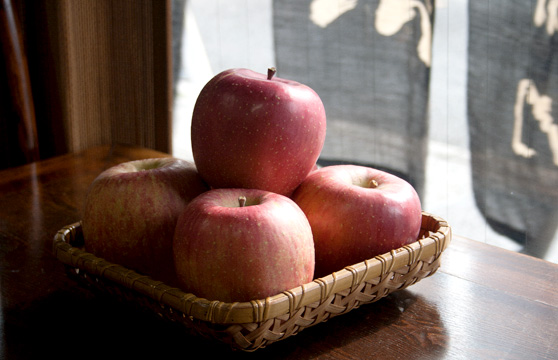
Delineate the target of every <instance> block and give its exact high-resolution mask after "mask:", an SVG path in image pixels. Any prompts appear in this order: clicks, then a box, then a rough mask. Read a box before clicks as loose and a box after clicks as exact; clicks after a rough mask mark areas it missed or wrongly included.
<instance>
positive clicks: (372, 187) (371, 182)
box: [368, 179, 378, 189]
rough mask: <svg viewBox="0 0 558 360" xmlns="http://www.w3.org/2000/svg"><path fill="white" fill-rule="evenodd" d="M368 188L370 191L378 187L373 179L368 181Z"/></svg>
mask: <svg viewBox="0 0 558 360" xmlns="http://www.w3.org/2000/svg"><path fill="white" fill-rule="evenodd" d="M368 186H370V188H371V189H374V188H377V187H378V182H377V181H376V180H374V179H372V180H370V183H369V184H368Z"/></svg>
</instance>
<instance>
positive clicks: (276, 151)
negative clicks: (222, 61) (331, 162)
mask: <svg viewBox="0 0 558 360" xmlns="http://www.w3.org/2000/svg"><path fill="white" fill-rule="evenodd" d="M274 74H275V70H274V68H271V69H270V71H269V73H268V75H267V76H266V75H263V74H260V73H257V72H254V71H251V70H247V69H230V70H226V71H223V72H221V73H219V74H217V75H216V76H215V77H214V78H213V79H211V80H210V81H209V82H208V83H207V84H206V85H205V87H204V88H203V89H202V91H201V92H200V94H199V96H198V98H197V100H196V104H195V107H194V112H193V114H192V127H191V140H192V152H193V157H194V162H195V163H196V166H197V168H198V171H199V172H200V174H201V176H202V177H203V178H204V179H205V180H206V181H207V182H208V183H209V185H211V186H212V187H214V188H248V189H261V190H267V191H272V192H276V193H279V194H282V195H287V196H288V195H290V194H291V193H292V191H293V190H294V189H295V188H296V187H297V186H298V185H299V184H300V182H302V180H304V178H305V177H306V176H307V175H308V173H309V172H310V171H311V170H312V167H313V166H314V164H315V163H316V160H317V159H318V156H319V155H320V152H321V151H322V147H323V144H324V140H325V134H326V115H325V110H324V106H323V103H322V101H321V99H320V97H319V96H318V94H316V92H315V91H314V90H312V89H311V88H309V87H308V86H306V85H303V84H300V83H298V82H295V81H290V80H285V79H281V78H278V77H274V76H273V75H274Z"/></svg>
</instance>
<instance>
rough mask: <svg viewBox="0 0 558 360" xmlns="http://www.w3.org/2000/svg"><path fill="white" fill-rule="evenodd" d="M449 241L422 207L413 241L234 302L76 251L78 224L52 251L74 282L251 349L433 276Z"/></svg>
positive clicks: (60, 235) (444, 227)
mask: <svg viewBox="0 0 558 360" xmlns="http://www.w3.org/2000/svg"><path fill="white" fill-rule="evenodd" d="M450 242H451V228H450V226H449V225H448V224H447V222H446V221H445V220H443V219H441V218H439V217H437V216H434V215H431V214H428V213H425V212H423V215H422V226H421V232H420V235H419V239H418V240H417V241H416V242H414V243H411V244H409V245H405V246H403V247H401V248H398V249H395V250H392V251H390V252H389V253H385V254H383V255H379V256H376V257H374V258H372V259H369V260H365V261H363V262H360V263H357V264H354V265H351V266H347V267H345V268H344V269H341V270H339V271H336V272H334V273H332V274H330V275H327V276H325V277H322V278H319V279H315V280H313V281H312V282H309V283H307V284H304V285H301V286H299V287H296V288H293V289H290V290H286V291H283V292H281V293H279V294H277V295H274V296H270V297H268V298H266V299H255V300H252V301H249V302H235V303H225V302H220V301H210V300H207V299H203V298H198V297H196V296H195V294H191V293H186V292H184V291H182V290H180V289H179V288H177V287H174V286H170V285H169V284H165V283H164V282H161V281H157V280H155V279H153V278H150V277H149V276H146V275H142V274H139V273H137V272H135V271H133V270H130V269H127V268H125V267H123V266H121V265H118V264H114V263H110V262H108V261H106V260H104V259H102V258H99V257H96V256H94V255H93V254H91V253H88V252H86V251H84V250H83V245H84V239H83V233H82V229H81V223H80V222H77V223H74V224H71V225H68V226H65V227H64V228H62V229H60V230H59V231H58V232H57V234H56V235H55V237H54V241H53V252H54V255H55V256H56V258H57V259H58V260H60V261H61V262H62V263H64V265H65V267H66V270H67V271H68V274H69V275H71V276H72V277H73V278H77V279H78V280H79V281H81V282H84V283H86V284H88V285H90V286H93V287H94V288H97V289H99V290H101V291H103V292H105V293H108V294H109V295H111V296H114V297H117V298H118V299H119V300H124V301H126V302H132V303H134V304H135V305H138V306H140V307H141V308H145V309H147V310H149V311H153V312H155V313H156V314H158V315H160V316H161V317H163V318H164V319H167V320H169V321H173V322H180V323H182V324H184V325H185V326H186V327H187V328H188V329H189V330H190V331H192V332H194V333H196V334H199V335H202V336H205V337H209V338H213V339H216V340H218V341H221V342H224V343H226V344H229V345H230V346H231V347H232V348H233V349H239V350H243V351H254V350H257V349H259V348H263V347H265V346H267V345H269V344H272V343H274V342H277V341H279V340H283V339H286V338H288V337H289V336H292V335H295V334H297V333H299V332H300V331H302V330H304V329H305V328H307V327H310V326H313V325H316V324H318V323H321V322H324V321H326V320H328V319H330V318H332V317H334V316H338V315H342V314H345V313H347V312H349V311H351V310H353V309H355V308H358V307H359V306H361V305H363V304H368V303H372V302H375V301H378V300H379V299H381V298H383V297H385V296H386V295H388V294H390V293H391V292H394V291H397V290H401V289H404V288H406V287H408V286H410V285H413V284H415V283H417V282H418V281H420V280H422V279H423V278H425V277H428V276H430V275H432V274H434V273H435V272H436V270H437V269H438V268H439V266H440V258H441V255H442V253H443V251H444V250H445V249H446V248H447V246H448V245H449V243H450Z"/></svg>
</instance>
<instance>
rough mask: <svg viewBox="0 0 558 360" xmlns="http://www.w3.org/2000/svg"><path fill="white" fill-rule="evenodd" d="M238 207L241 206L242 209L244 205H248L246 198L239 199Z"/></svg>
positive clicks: (240, 197)
mask: <svg viewBox="0 0 558 360" xmlns="http://www.w3.org/2000/svg"><path fill="white" fill-rule="evenodd" d="M238 205H240V207H244V205H246V196H239V197H238Z"/></svg>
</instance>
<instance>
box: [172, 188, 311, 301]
mask: <svg viewBox="0 0 558 360" xmlns="http://www.w3.org/2000/svg"><path fill="white" fill-rule="evenodd" d="M173 253H174V262H175V267H176V274H177V279H178V282H179V284H180V285H181V287H182V289H183V290H185V291H188V292H191V293H192V294H194V295H196V296H198V297H202V298H206V299H208V300H219V301H223V302H237V301H238V302H242V301H250V300H257V299H264V298H266V297H268V296H272V295H275V294H278V293H280V292H281V291H284V290H289V289H292V288H294V287H297V286H299V285H302V284H305V283H308V282H310V281H312V279H313V275H314V262H315V259H314V243H313V240H312V230H311V228H310V224H309V223H308V220H307V219H306V216H305V215H304V213H303V212H302V210H301V209H300V208H299V207H298V206H297V205H296V204H295V203H294V202H293V201H292V200H291V199H289V198H288V197H286V196H283V195H280V194H276V193H273V192H269V191H265V190H259V189H234V188H226V189H212V190H210V191H208V192H205V193H203V194H201V195H200V196H198V197H197V198H195V199H194V200H192V202H190V203H189V204H188V205H187V206H186V209H185V210H184V212H183V213H182V215H180V217H179V219H178V223H177V225H176V231H175V234H174V242H173Z"/></svg>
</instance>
